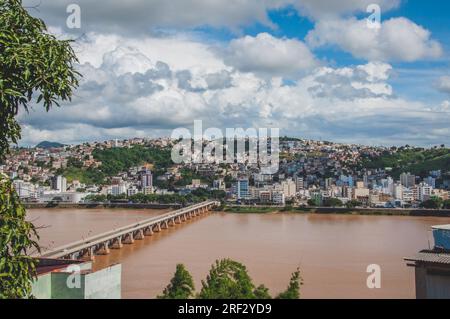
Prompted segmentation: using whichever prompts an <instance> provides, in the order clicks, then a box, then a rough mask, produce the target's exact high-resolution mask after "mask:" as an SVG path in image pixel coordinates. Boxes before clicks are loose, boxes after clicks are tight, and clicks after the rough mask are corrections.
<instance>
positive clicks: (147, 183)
mask: <svg viewBox="0 0 450 319" xmlns="http://www.w3.org/2000/svg"><path fill="white" fill-rule="evenodd" d="M141 187H142V188H145V187H153V175H152V172H151V171H150V170H147V169H146V170H144V171H142V172H141Z"/></svg>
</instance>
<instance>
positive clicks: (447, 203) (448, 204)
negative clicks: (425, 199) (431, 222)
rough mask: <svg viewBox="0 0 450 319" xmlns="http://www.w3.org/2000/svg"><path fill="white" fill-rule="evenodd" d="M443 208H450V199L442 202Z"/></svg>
mask: <svg viewBox="0 0 450 319" xmlns="http://www.w3.org/2000/svg"><path fill="white" fill-rule="evenodd" d="M442 208H444V209H450V199H447V200H445V201H444V202H443V203H442Z"/></svg>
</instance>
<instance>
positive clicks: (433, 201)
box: [420, 197, 442, 209]
mask: <svg viewBox="0 0 450 319" xmlns="http://www.w3.org/2000/svg"><path fill="white" fill-rule="evenodd" d="M441 206H442V198H440V197H431V198H430V199H428V200H426V201H424V202H422V203H421V204H420V207H422V208H426V209H439V208H441Z"/></svg>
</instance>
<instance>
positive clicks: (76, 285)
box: [32, 259, 122, 299]
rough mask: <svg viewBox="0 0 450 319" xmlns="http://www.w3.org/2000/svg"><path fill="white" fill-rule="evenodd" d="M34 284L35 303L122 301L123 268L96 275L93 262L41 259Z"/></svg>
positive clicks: (115, 266) (118, 265)
mask: <svg viewBox="0 0 450 319" xmlns="http://www.w3.org/2000/svg"><path fill="white" fill-rule="evenodd" d="M36 273H37V278H36V279H35V280H34V281H33V283H32V294H33V296H34V297H35V298H36V299H120V298H121V273H122V266H121V265H120V264H117V265H113V266H111V267H107V268H104V269H102V270H98V271H93V270H92V262H90V261H89V262H85V261H81V260H65V259H39V260H38V265H37V267H36Z"/></svg>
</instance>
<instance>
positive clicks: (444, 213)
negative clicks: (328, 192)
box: [219, 206, 450, 217]
mask: <svg viewBox="0 0 450 319" xmlns="http://www.w3.org/2000/svg"><path fill="white" fill-rule="evenodd" d="M219 210H221V211H224V212H226V213H233V214H267V213H299V214H302V213H304V214H342V215H374V216H422V217H424V216H430V217H450V210H449V209H440V210H434V209H401V208H395V209H394V208H346V207H290V206H288V207H277V206H224V207H221V208H219Z"/></svg>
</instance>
